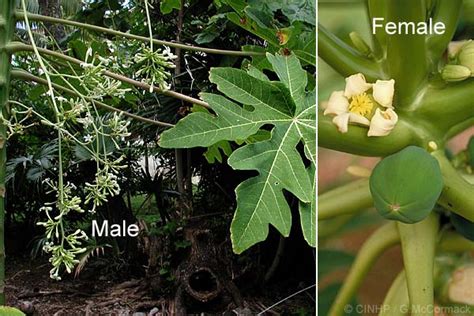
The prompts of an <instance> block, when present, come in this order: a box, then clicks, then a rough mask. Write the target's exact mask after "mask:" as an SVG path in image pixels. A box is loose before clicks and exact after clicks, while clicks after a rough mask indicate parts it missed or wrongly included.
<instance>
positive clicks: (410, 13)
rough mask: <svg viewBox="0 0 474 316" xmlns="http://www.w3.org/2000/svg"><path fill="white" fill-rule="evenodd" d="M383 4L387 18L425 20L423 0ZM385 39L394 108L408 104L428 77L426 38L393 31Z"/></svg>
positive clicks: (387, 67) (401, 0) (391, 19)
mask: <svg viewBox="0 0 474 316" xmlns="http://www.w3.org/2000/svg"><path fill="white" fill-rule="evenodd" d="M384 4H385V6H384V8H385V10H386V16H387V21H391V22H395V23H400V22H414V23H415V24H416V23H419V22H425V20H426V3H425V1H424V0H417V1H413V0H386V1H385V2H384ZM387 21H385V22H387ZM378 30H379V29H377V31H378ZM386 41H387V59H386V69H387V70H388V73H389V76H390V78H392V79H395V82H396V92H397V95H396V100H395V102H396V104H397V107H403V106H408V105H410V103H411V101H412V100H413V99H414V98H415V97H416V95H417V93H418V90H419V88H420V86H421V84H422V83H424V82H425V81H426V80H427V74H428V62H427V58H426V57H427V56H426V55H427V53H426V51H427V50H426V38H425V36H424V35H419V34H404V33H403V34H399V33H396V34H393V35H389V36H387V38H386Z"/></svg>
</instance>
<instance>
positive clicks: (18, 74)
mask: <svg viewBox="0 0 474 316" xmlns="http://www.w3.org/2000/svg"><path fill="white" fill-rule="evenodd" d="M11 76H12V78H14V79H21V80H29V81H34V82H36V83H39V84H43V85H47V80H45V79H43V78H40V77H37V76H35V75H33V74H30V73H29V72H26V71H24V70H12V71H11ZM52 86H53V88H54V89H56V90H61V91H63V92H65V93H67V94H70V95H73V96H80V95H79V94H78V93H77V92H75V91H73V90H71V89H69V88H66V87H64V86H61V85H59V84H56V83H54V82H53V83H52ZM85 99H86V100H87V101H90V102H94V103H95V104H96V105H98V106H100V107H101V108H103V109H105V110H108V111H113V112H118V113H121V114H123V115H124V116H127V117H130V118H131V119H134V120H137V121H141V122H143V123H147V124H153V125H158V126H162V127H173V126H174V125H173V124H170V123H166V122H161V121H156V120H152V119H149V118H146V117H143V116H139V115H136V114H133V113H129V112H127V111H124V110H121V109H118V108H115V107H113V106H110V105H107V104H105V103H102V102H100V101H97V100H94V99H92V98H89V97H85Z"/></svg>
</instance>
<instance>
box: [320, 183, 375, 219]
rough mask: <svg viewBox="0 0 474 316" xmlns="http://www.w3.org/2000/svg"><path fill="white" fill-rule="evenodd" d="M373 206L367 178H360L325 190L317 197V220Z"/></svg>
mask: <svg viewBox="0 0 474 316" xmlns="http://www.w3.org/2000/svg"><path fill="white" fill-rule="evenodd" d="M371 206H373V201H372V195H371V194H370V189H369V180H368V179H362V180H357V181H353V182H351V183H349V184H346V185H343V186H340V187H338V188H336V189H334V190H331V191H328V192H325V193H323V194H321V195H319V197H318V220H326V219H330V218H334V217H336V216H340V215H347V214H351V213H354V212H358V211H362V210H364V209H367V208H369V207H371Z"/></svg>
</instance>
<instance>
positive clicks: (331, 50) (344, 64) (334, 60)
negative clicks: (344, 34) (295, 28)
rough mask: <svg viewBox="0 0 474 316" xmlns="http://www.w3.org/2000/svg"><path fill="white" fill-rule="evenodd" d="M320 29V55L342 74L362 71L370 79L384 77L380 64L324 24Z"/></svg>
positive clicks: (347, 74)
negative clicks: (330, 30)
mask: <svg viewBox="0 0 474 316" xmlns="http://www.w3.org/2000/svg"><path fill="white" fill-rule="evenodd" d="M318 31H319V32H318V51H319V57H321V58H322V59H323V60H324V61H325V62H326V63H328V64H329V65H330V66H331V67H332V68H334V69H335V70H336V71H337V72H339V73H340V74H341V75H342V76H344V77H347V76H350V75H353V74H355V73H359V72H360V73H363V74H364V75H365V77H366V78H367V79H368V80H369V81H374V80H375V79H380V78H383V77H384V74H383V73H382V71H381V69H380V66H379V64H377V63H376V62H374V61H372V60H370V59H368V58H365V57H363V56H362V55H361V54H359V53H358V52H357V51H356V50H355V49H353V48H352V47H350V46H349V45H347V44H346V43H344V42H343V41H341V40H340V39H339V38H337V37H336V36H335V35H334V34H331V32H329V31H328V30H326V28H324V27H323V26H322V25H319V26H318Z"/></svg>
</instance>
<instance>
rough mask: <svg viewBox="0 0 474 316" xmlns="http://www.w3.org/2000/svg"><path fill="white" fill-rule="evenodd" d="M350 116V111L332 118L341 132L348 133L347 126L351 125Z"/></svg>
mask: <svg viewBox="0 0 474 316" xmlns="http://www.w3.org/2000/svg"><path fill="white" fill-rule="evenodd" d="M349 116H350V114H349V113H343V114H340V115H338V116H336V117H334V118H333V119H332V122H333V123H334V124H336V126H337V129H338V130H339V132H341V133H347V128H348V126H349Z"/></svg>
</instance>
